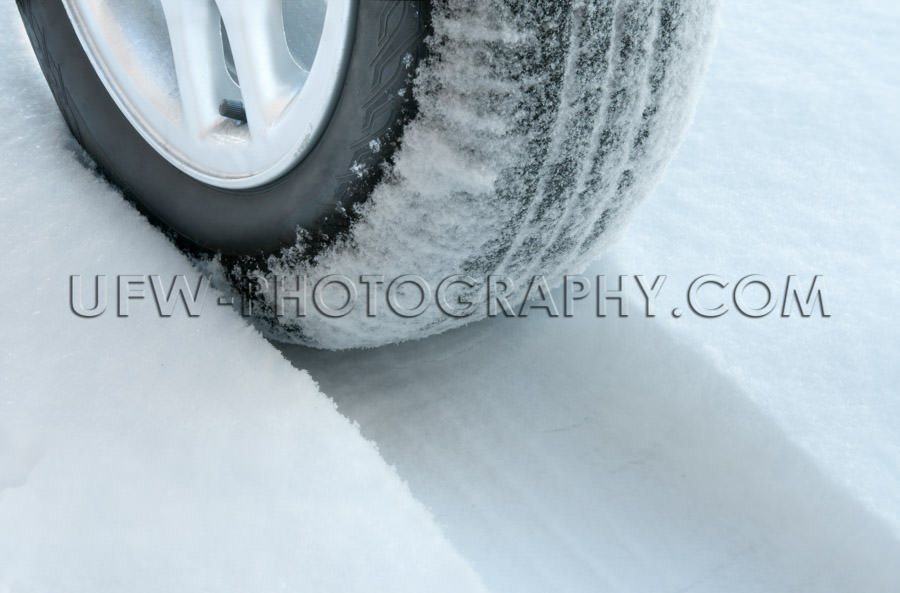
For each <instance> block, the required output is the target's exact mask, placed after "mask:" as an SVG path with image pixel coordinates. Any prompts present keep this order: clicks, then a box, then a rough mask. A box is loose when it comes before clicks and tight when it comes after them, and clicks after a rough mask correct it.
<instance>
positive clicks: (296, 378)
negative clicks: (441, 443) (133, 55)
mask: <svg viewBox="0 0 900 593" xmlns="http://www.w3.org/2000/svg"><path fill="white" fill-rule="evenodd" d="M0 22H2V23H3V25H2V35H0V53H2V55H3V56H4V58H3V61H2V63H0V87H2V89H3V93H2V95H0V110H2V111H3V113H4V120H3V123H2V138H0V179H2V185H0V187H2V189H0V266H2V270H3V281H2V283H0V301H2V303H3V306H2V311H0V328H2V357H0V591H2V592H3V593H13V592H15V593H23V592H28V593H33V592H46V593H50V592H62V591H67V592H82V591H83V592H86V593H103V592H110V593H112V592H116V593H121V592H125V591H128V592H148V593H149V592H154V593H159V592H162V591H166V592H172V593H174V592H179V591H184V592H199V591H217V592H228V591H235V592H251V591H253V592H256V591H259V592H262V591H322V592H326V591H410V592H421V591H446V592H448V593H458V592H460V591H480V590H482V588H481V585H480V582H479V578H478V577H477V576H476V575H475V574H474V572H473V571H472V570H471V569H470V568H469V566H468V565H467V563H466V562H465V561H464V560H462V559H461V558H460V556H459V555H458V554H457V553H456V552H455V551H454V550H453V548H452V547H450V546H449V545H448V543H447V541H446V540H445V539H444V537H443V535H442V534H441V532H440V530H439V529H438V527H437V526H436V525H435V523H434V522H433V521H432V519H431V517H430V515H429V514H428V513H427V511H426V510H425V509H424V508H423V507H422V506H421V505H420V504H419V503H418V502H416V501H415V500H414V499H413V498H412V497H411V496H410V493H409V491H408V489H407V488H406V486H405V484H404V483H403V482H402V480H401V479H400V478H398V476H397V475H396V474H395V472H394V471H393V470H392V469H391V468H389V467H388V466H387V465H386V464H385V463H384V461H383V460H382V459H381V458H380V457H379V455H378V453H377V451H376V450H375V447H374V446H373V445H372V444H371V443H369V442H367V441H365V440H364V439H363V438H362V437H361V436H360V435H359V432H358V430H357V429H356V428H355V427H354V426H352V425H351V424H350V422H348V421H347V420H346V419H344V418H343V417H341V416H340V415H339V414H338V413H337V412H336V411H335V409H334V404H333V403H332V402H331V401H330V400H329V399H328V398H326V397H325V396H323V395H322V394H320V393H319V392H318V390H317V388H316V386H315V384H314V383H313V381H312V380H310V378H309V376H308V375H307V374H306V373H301V372H298V371H296V370H295V369H293V368H292V367H291V366H290V364H288V363H287V362H286V361H285V360H284V359H283V358H282V357H281V356H280V355H279V353H278V352H277V351H276V350H274V349H273V348H272V347H271V346H270V345H269V344H268V342H266V341H265V340H263V339H262V338H261V337H260V336H259V335H258V334H257V333H256V331H255V330H252V329H249V328H248V327H247V326H246V324H245V323H244V322H243V321H242V320H240V319H239V318H238V317H237V316H235V315H234V314H233V312H232V311H231V309H219V310H216V308H214V307H207V308H206V309H205V310H204V313H203V315H202V316H201V317H199V318H196V319H190V318H188V317H187V316H186V315H181V316H176V317H174V318H172V319H169V320H161V319H160V318H159V317H158V316H157V315H156V314H155V311H154V306H153V305H151V304H150V302H149V301H145V302H132V306H131V309H132V316H131V317H129V318H127V319H120V318H117V317H116V316H115V315H111V314H107V315H105V316H103V317H100V318H98V319H94V320H83V319H79V318H77V317H76V316H75V315H73V314H72V313H71V312H70V311H69V304H68V300H69V297H68V290H69V289H68V282H69V275H71V274H85V275H91V276H92V275H93V274H109V275H111V276H114V275H116V274H129V273H130V274H163V275H166V274H169V275H171V274H182V273H187V274H191V273H195V272H193V270H192V268H191V265H190V264H189V263H188V261H187V259H186V258H185V257H184V256H182V255H181V254H180V253H179V252H178V251H177V250H176V249H175V248H174V247H173V246H172V245H171V244H170V243H169V242H168V241H167V240H166V239H165V238H164V237H163V236H162V235H161V234H160V233H159V232H158V231H157V230H155V229H154V228H152V227H151V226H149V225H148V224H147V223H146V221H145V220H144V219H143V218H142V217H141V216H139V215H138V214H137V213H136V212H135V211H134V209H133V208H132V207H131V206H130V205H128V204H126V203H125V202H124V201H123V200H122V199H121V198H120V197H119V195H118V194H117V192H115V191H114V190H113V189H111V188H110V187H109V186H107V185H106V184H105V183H103V182H101V181H99V180H98V179H97V177H96V176H95V174H94V173H92V172H91V171H89V170H88V169H86V168H85V167H84V166H83V165H82V164H81V163H80V162H78V160H77V159H76V157H75V152H74V147H73V145H72V140H71V139H70V137H69V135H68V132H67V131H66V129H65V125H64V124H63V122H62V120H61V118H60V116H59V115H58V112H57V110H56V106H55V104H54V103H53V100H52V98H51V96H50V94H49V92H48V90H47V87H46V84H45V83H44V81H43V79H42V77H41V75H40V72H39V70H38V67H37V64H36V62H35V60H34V58H33V56H32V55H31V50H30V47H28V44H27V43H28V42H27V40H26V39H25V36H24V32H23V31H22V28H21V25H20V24H19V20H18V15H17V13H16V9H15V4H14V3H12V2H8V3H4V4H3V6H2V8H0ZM211 300H212V299H211ZM111 302H113V303H114V302H115V297H114V296H113V297H112V300H111ZM144 305H146V306H144Z"/></svg>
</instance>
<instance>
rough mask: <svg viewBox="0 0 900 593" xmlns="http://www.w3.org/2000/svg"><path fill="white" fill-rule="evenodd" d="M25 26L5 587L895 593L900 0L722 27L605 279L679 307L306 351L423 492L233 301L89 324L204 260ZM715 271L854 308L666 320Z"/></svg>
mask: <svg viewBox="0 0 900 593" xmlns="http://www.w3.org/2000/svg"><path fill="white" fill-rule="evenodd" d="M0 10H2V11H4V12H3V13H2V15H3V17H5V18H4V19H3V20H2V22H3V23H5V24H4V25H3V27H5V30H4V31H5V32H7V34H6V35H4V36H3V37H2V39H0V48H2V49H3V53H4V56H5V58H4V61H3V63H2V64H0V80H2V83H3V88H4V90H5V91H6V92H4V94H3V95H2V96H0V107H2V108H3V109H4V114H5V118H4V122H3V124H2V129H3V131H4V132H5V134H4V135H3V137H2V139H0V156H2V158H0V175H2V177H0V178H2V180H3V185H2V192H0V242H2V252H0V258H2V262H3V271H4V273H5V276H4V280H3V283H2V285H0V291H2V292H0V296H2V298H3V305H4V306H3V311H2V314H0V315H2V318H0V324H2V325H0V327H2V328H3V334H2V335H3V344H4V347H3V357H2V359H0V360H2V362H0V396H2V398H0V403H2V408H0V410H2V411H0V591H2V592H4V593H5V592H6V591H10V592H11V591H15V592H45V591H46V592H54V593H55V592H57V591H91V592H98V591H99V592H103V591H121V590H127V591H197V590H210V591H231V590H235V591H238V590H240V591H269V590H288V591H294V590H303V591H328V592H330V591H355V590H375V591H397V590H400V591H402V590H415V591H439V590H446V591H454V592H456V591H467V590H478V589H479V588H481V584H480V583H481V582H482V581H483V582H484V585H485V586H486V588H488V589H489V590H492V591H497V592H510V593H528V592H532V591H534V592H541V593H546V592H551V591H562V592H586V591H591V592H595V591H610V592H622V593H651V592H652V593H679V592H688V591H690V592H692V593H697V592H708V593H713V592H715V593H723V592H724V593H743V592H758V593H780V592H785V593H787V592H790V593H796V592H811V593H812V592H815V593H824V592H848V591H853V592H866V593H869V592H873V593H874V592H896V591H900V563H898V561H897V559H898V558H900V498H898V496H897V493H898V492H900V436H898V434H900V432H898V428H900V403H898V401H897V399H896V391H897V389H896V385H897V384H898V379H900V377H898V371H897V370H896V366H895V359H896V352H897V346H898V339H897V337H896V336H897V335H898V333H900V322H898V321H897V316H896V315H895V314H894V313H893V311H892V308H891V307H892V306H893V305H894V303H896V302H897V300H898V297H900V286H898V281H897V279H896V278H895V277H893V275H892V273H893V272H894V270H896V269H897V266H898V264H900V261H898V260H900V257H898V255H900V243H898V231H897V229H898V228H900V224H898V223H900V215H898V210H897V207H896V205H895V204H894V203H893V202H892V201H891V200H892V198H893V194H894V193H895V192H896V188H897V187H898V186H900V170H898V169H897V167H896V163H898V162H900V159H898V157H900V155H898V149H897V143H896V140H895V138H896V137H898V135H900V121H898V117H897V114H896V107H895V106H894V103H896V100H897V97H898V96H900V68H898V63H897V62H898V61H900V51H898V50H900V48H898V45H900V31H898V29H900V5H897V4H896V3H894V2H892V1H891V0H878V1H864V2H858V3H854V4H853V5H852V6H850V5H848V4H846V3H840V2H837V1H833V0H797V1H796V2H790V3H784V2H775V1H774V0H728V1H727V2H725V3H724V4H723V12H722V19H723V29H722V31H721V33H720V40H719V46H718V48H717V50H716V53H715V54H714V59H713V63H712V65H711V69H710V72H709V74H708V77H707V81H706V85H705V90H704V93H703V96H702V100H701V102H700V106H699V108H698V113H697V118H696V121H695V124H694V126H693V128H692V129H691V131H690V133H689V135H688V137H687V140H686V143H685V144H684V145H683V147H682V148H681V150H680V153H679V156H678V158H677V159H676V160H675V161H674V163H673V164H672V166H671V167H670V168H669V170H668V173H667V175H666V177H665V180H664V183H663V185H662V186H661V187H660V188H658V189H657V191H656V192H655V195H654V197H653V198H652V199H651V200H649V201H648V203H646V204H645V205H644V206H643V207H642V208H641V209H640V210H639V214H638V216H637V218H636V219H635V221H634V223H633V224H632V226H631V228H630V229H629V231H628V232H627V233H626V234H625V236H624V238H623V240H622V241H621V242H620V243H618V244H617V245H616V246H615V247H614V249H613V250H612V251H611V252H610V253H609V254H608V255H607V256H606V257H605V258H604V259H603V260H601V261H600V262H597V263H595V264H594V265H593V266H592V267H591V269H590V270H589V271H588V274H589V275H591V274H607V275H610V276H614V275H617V274H620V273H621V274H630V275H636V274H645V275H648V276H655V275H657V274H667V275H668V280H667V283H666V286H665V287H664V291H663V295H662V296H661V297H660V306H659V311H660V315H659V317H657V318H653V319H643V318H642V317H641V316H640V315H637V314H634V315H633V316H632V317H630V318H627V319H616V318H612V317H610V318H606V319H597V318H595V317H594V316H593V315H592V312H591V311H590V307H586V309H587V310H586V311H583V310H580V312H579V314H578V315H577V316H576V318H574V319H568V320H560V319H546V318H542V317H541V316H539V315H532V316H531V317H530V318H528V319H518V320H492V321H488V322H485V323H480V324H477V325H473V326H471V327H468V328H465V329H462V330H457V331H454V332H451V333H448V334H445V335H442V336H438V337H435V338H430V339H428V340H426V341H422V342H417V343H408V344H405V345H401V346H394V347H386V348H382V349H380V350H375V351H367V352H345V353H324V352H318V351H314V350H309V349H303V348H299V347H284V348H283V352H284V353H285V354H286V355H287V356H288V357H289V358H290V359H291V361H292V362H293V363H294V365H295V366H297V367H300V368H301V369H307V370H308V371H309V372H310V373H311V376H312V379H314V380H316V381H318V382H319V384H320V385H321V388H322V390H323V391H324V393H326V394H328V396H330V397H332V398H334V400H335V401H337V403H338V406H339V409H340V411H341V412H343V413H344V414H345V415H346V416H348V417H349V418H350V419H351V420H353V421H355V422H358V423H359V425H360V429H361V432H362V435H363V436H364V437H368V438H371V439H373V440H374V441H375V442H376V443H377V445H378V449H379V452H380V454H381V457H383V458H384V459H385V460H386V461H387V462H388V463H390V464H393V465H395V466H396V468H397V471H398V472H399V475H400V476H401V477H402V478H403V479H404V480H406V481H407V482H408V484H409V490H407V489H406V487H405V486H404V484H403V483H402V482H401V481H400V479H399V478H398V477H397V476H396V475H395V474H394V473H393V471H392V470H391V469H390V468H388V467H387V466H386V465H385V463H384V461H382V458H381V457H379V454H378V453H377V452H376V451H375V450H374V449H373V447H372V446H371V445H369V444H367V443H366V442H364V441H363V440H362V439H361V438H360V436H359V434H358V433H357V431H356V430H355V429H354V427H353V426H352V425H351V424H349V423H348V422H347V421H346V420H344V419H343V418H341V417H340V416H339V415H338V414H337V413H336V412H335V410H334V408H333V405H332V403H331V401H329V400H328V399H327V398H326V397H325V396H324V395H321V394H320V393H319V392H318V391H317V390H316V388H315V386H314V385H313V383H312V381H311V380H310V376H308V375H306V374H305V373H301V372H297V371H296V370H294V369H291V368H289V366H288V365H287V363H286V362H284V361H283V360H281V359H280V357H279V356H278V354H277V352H276V351H274V349H272V348H271V347H270V346H269V345H268V344H266V343H265V342H263V341H261V340H260V339H259V337H258V336H257V335H256V334H255V332H253V331H252V330H250V329H247V328H246V326H245V324H244V323H243V322H242V321H241V320H239V319H238V318H237V317H236V316H235V315H234V314H233V312H232V311H231V310H230V309H220V308H210V309H209V310H206V311H205V312H204V315H203V316H201V317H200V318H198V319H192V320H189V319H186V318H184V317H183V316H182V317H179V318H175V319H169V320H160V319H159V318H158V316H156V315H155V314H153V311H152V307H148V308H144V307H142V306H141V305H142V304H141V303H133V307H134V309H135V314H134V315H133V316H132V317H130V318H128V319H117V318H115V317H112V316H109V315H107V316H104V317H102V318H100V319H96V320H93V321H83V320H78V319H76V318H75V317H74V315H72V314H71V313H70V312H69V311H68V303H67V299H68V287H67V282H68V277H69V275H70V274H79V273H81V274H86V275H92V274H95V273H107V274H110V275H114V274H128V273H136V274H150V273H158V274H172V273H191V271H190V268H189V264H188V263H187V262H186V260H185V259H184V258H183V257H182V256H181V255H180V254H178V253H177V252H176V250H175V249H174V248H173V247H172V246H171V245H170V244H169V243H168V242H167V241H166V240H165V239H163V238H162V237H161V236H160V234H159V233H158V232H157V231H156V230H154V229H153V228H151V227H150V226H149V225H148V224H147V223H146V222H145V221H144V220H143V219H142V218H141V217H140V216H139V215H137V214H136V213H135V212H134V211H133V209H131V207H130V206H127V205H126V204H125V203H124V202H123V201H122V200H121V199H120V198H119V197H118V196H117V195H116V193H115V192H114V191H113V190H112V189H110V188H109V187H107V186H106V185H105V184H104V183H103V182H101V181H98V180H97V179H96V177H95V176H94V175H93V174H92V173H91V172H90V171H88V170H86V169H84V168H83V167H82V166H81V165H80V164H79V163H78V162H77V159H76V157H75V156H74V155H75V154H76V153H77V151H76V150H75V149H74V147H73V145H72V141H71V140H70V139H69V137H68V136H67V134H66V133H65V130H64V127H63V124H62V122H61V119H60V118H59V116H58V115H57V114H56V112H55V107H54V106H53V104H52V100H51V99H50V96H49V92H48V91H47V90H46V86H45V85H44V83H43V80H41V77H40V75H39V73H38V71H37V67H36V65H35V64H34V60H33V59H32V58H31V57H30V55H29V50H28V48H27V47H26V45H27V42H26V41H25V39H24V35H23V34H22V32H21V28H20V26H19V25H18V22H17V19H16V18H15V14H14V7H12V6H11V5H7V6H6V7H4V8H2V9H0ZM710 273H716V274H720V275H722V276H725V277H726V278H728V279H729V280H730V281H731V282H732V283H734V282H737V280H739V279H740V278H741V277H743V276H745V275H747V274H751V273H761V274H767V275H770V276H772V277H773V278H783V277H784V276H786V275H787V274H797V275H800V276H801V277H803V278H804V279H806V280H808V279H810V278H811V277H812V276H813V275H815V274H824V275H825V276H826V277H827V280H828V293H827V294H828V298H829V302H830V305H831V309H832V313H833V317H832V318H830V319H819V318H812V319H799V318H797V319H780V318H774V317H773V318H769V319H765V320H751V319H745V318H742V317H741V316H739V315H738V314H736V313H734V312H732V314H729V315H726V316H725V317H723V318H721V319H717V320H699V319H695V318H691V316H689V315H688V316H685V317H683V318H680V319H675V318H672V317H671V316H670V315H669V312H670V311H671V309H672V308H673V307H675V306H678V307H684V296H683V295H684V292H685V291H686V289H687V285H688V284H689V283H690V281H691V280H692V279H693V278H695V277H697V276H699V275H701V274H710ZM634 296H635V297H636V296H637V290H636V288H635V289H634ZM639 308H640V307H639V306H638V304H637V303H636V302H635V303H633V304H632V310H633V311H634V312H635V313H636V312H637V311H638V310H639ZM410 491H411V492H410ZM413 497H415V499H414V498H413ZM417 500H418V501H419V502H417ZM423 505H424V506H426V507H428V509H429V510H430V512H431V514H433V516H434V517H435V519H436V523H437V524H438V525H439V526H440V528H441V531H439V530H438V527H437V526H436V525H435V521H433V520H432V519H431V515H430V514H429V513H427V512H426V511H425V510H423ZM442 533H443V534H446V540H445V539H444V536H443V535H442ZM476 573H477V574H476Z"/></svg>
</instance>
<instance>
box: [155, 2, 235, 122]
mask: <svg viewBox="0 0 900 593" xmlns="http://www.w3.org/2000/svg"><path fill="white" fill-rule="evenodd" d="M162 6H163V11H164V13H165V16H166V24H167V26H168V29H169V39H170V42H171V45H172V56H173V58H174V62H175V74H176V78H177V80H178V92H179V95H180V97H181V107H182V111H183V114H184V123H185V125H186V126H187V127H188V130H189V131H190V133H191V134H192V135H193V136H194V137H200V136H202V135H203V133H204V132H206V131H207V130H209V129H210V128H211V127H212V126H214V125H215V124H216V122H217V121H219V119H220V117H219V113H218V106H219V104H220V103H221V101H222V100H223V99H225V98H226V95H227V94H228V93H229V86H231V87H233V83H231V81H230V80H229V79H228V74H227V71H226V69H225V58H224V53H223V50H222V37H221V31H220V29H221V26H220V22H219V14H218V11H217V10H216V7H215V4H214V3H213V0H162ZM231 94H235V93H234V91H231Z"/></svg>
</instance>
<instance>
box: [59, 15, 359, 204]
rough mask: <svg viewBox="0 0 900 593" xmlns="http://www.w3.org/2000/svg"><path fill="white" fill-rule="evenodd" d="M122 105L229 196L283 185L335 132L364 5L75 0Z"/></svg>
mask: <svg viewBox="0 0 900 593" xmlns="http://www.w3.org/2000/svg"><path fill="white" fill-rule="evenodd" d="M64 3H65V6H66V11H67V12H68V15H69V18H70V20H71V21H72V24H73V25H74V27H75V31H76V33H77V34H78V37H79V39H80V40H81V44H82V46H83V47H84V49H85V51H86V53H87V55H88V57H89V58H90V60H91V62H92V64H93V66H94V69H95V70H96V71H97V73H98V75H99V76H100V78H101V80H102V81H103V84H104V85H105V86H106V88H107V90H108V91H109V93H110V95H111V96H112V97H113V99H114V100H115V102H116V104H117V105H118V106H119V108H120V109H121V111H122V112H123V113H124V114H125V116H126V117H127V118H128V120H129V121H130V122H131V124H132V125H133V126H134V127H135V129H137V130H138V132H140V134H141V135H142V136H143V137H144V139H145V140H146V141H147V142H148V143H150V144H151V145H152V146H153V147H154V148H155V149H156V151H157V152H159V154H161V155H162V156H163V157H165V158H166V160H168V161H169V162H170V163H172V164H173V165H174V166H176V167H178V168H179V169H181V170H182V171H183V172H185V173H187V174H188V175H190V176H191V177H194V178H195V179H198V180H199V181H202V182H204V183H207V184H210V185H214V186H217V187H221V188H227V189H248V188H252V187H258V186H260V185H263V184H265V183H268V182H270V181H273V180H275V179H277V178H279V177H281V176H282V175H284V174H285V173H286V172H287V171H289V170H290V169H292V168H293V167H294V166H296V164H297V163H299V162H300V161H301V160H302V159H303V157H304V156H306V155H307V153H308V152H309V150H310V149H311V148H312V146H313V145H314V144H315V142H316V141H317V140H318V138H319V136H320V135H321V133H322V131H323V129H324V128H325V126H326V124H327V122H328V120H329V119H330V116H331V113H332V111H333V109H334V106H335V104H336V102H337V100H338V97H339V95H340V91H341V87H342V86H343V80H344V74H345V69H346V62H347V57H348V54H349V50H350V47H351V35H352V30H353V23H354V21H355V11H356V6H355V0H64Z"/></svg>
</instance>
